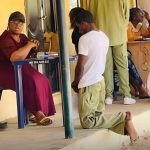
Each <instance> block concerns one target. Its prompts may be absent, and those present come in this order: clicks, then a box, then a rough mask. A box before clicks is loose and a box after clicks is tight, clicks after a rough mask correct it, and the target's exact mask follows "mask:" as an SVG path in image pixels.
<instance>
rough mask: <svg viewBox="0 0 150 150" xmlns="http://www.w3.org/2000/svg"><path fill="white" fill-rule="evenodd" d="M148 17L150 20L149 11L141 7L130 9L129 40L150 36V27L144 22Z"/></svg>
mask: <svg viewBox="0 0 150 150" xmlns="http://www.w3.org/2000/svg"><path fill="white" fill-rule="evenodd" d="M144 17H145V19H147V21H148V23H149V22H150V17H149V15H148V13H147V12H145V11H142V10H141V9H139V8H131V9H130V18H129V25H128V31H127V34H128V41H135V40H141V39H142V38H143V37H150V27H149V26H148V27H147V26H146V24H143V20H144Z"/></svg>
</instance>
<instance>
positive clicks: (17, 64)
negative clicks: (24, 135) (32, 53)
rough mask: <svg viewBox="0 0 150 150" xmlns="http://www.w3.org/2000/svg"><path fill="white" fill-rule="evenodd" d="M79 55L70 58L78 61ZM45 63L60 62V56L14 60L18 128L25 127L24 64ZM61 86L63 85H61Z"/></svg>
mask: <svg viewBox="0 0 150 150" xmlns="http://www.w3.org/2000/svg"><path fill="white" fill-rule="evenodd" d="M76 60H77V56H73V57H70V58H69V61H76ZM43 63H59V57H51V58H49V59H36V58H34V59H25V60H17V61H14V62H12V64H13V66H14V71H15V82H16V97H17V112H18V128H19V129H20V128H24V125H25V119H24V109H23V90H22V71H21V69H22V65H24V64H43ZM60 88H61V87H60Z"/></svg>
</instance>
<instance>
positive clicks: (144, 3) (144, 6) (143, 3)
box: [138, 0, 150, 14]
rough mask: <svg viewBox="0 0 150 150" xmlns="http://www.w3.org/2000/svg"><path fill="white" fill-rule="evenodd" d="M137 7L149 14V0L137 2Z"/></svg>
mask: <svg viewBox="0 0 150 150" xmlns="http://www.w3.org/2000/svg"><path fill="white" fill-rule="evenodd" d="M138 4H139V7H140V8H141V9H143V10H145V11H147V12H148V13H149V14H150V0H138Z"/></svg>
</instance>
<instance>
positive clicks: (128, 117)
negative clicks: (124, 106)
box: [125, 112, 139, 144]
mask: <svg viewBox="0 0 150 150" xmlns="http://www.w3.org/2000/svg"><path fill="white" fill-rule="evenodd" d="M125 129H126V131H127V132H128V135H129V136H130V140H131V143H132V144H133V143H135V141H137V140H138V139H139V136H138V134H137V132H136V130H135V128H134V125H133V122H132V118H131V113H130V112H126V123H125Z"/></svg>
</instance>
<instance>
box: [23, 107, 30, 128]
mask: <svg viewBox="0 0 150 150" xmlns="http://www.w3.org/2000/svg"><path fill="white" fill-rule="evenodd" d="M24 124H25V125H27V124H29V116H28V111H27V109H26V108H25V107H24Z"/></svg>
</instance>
